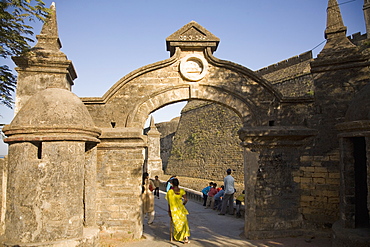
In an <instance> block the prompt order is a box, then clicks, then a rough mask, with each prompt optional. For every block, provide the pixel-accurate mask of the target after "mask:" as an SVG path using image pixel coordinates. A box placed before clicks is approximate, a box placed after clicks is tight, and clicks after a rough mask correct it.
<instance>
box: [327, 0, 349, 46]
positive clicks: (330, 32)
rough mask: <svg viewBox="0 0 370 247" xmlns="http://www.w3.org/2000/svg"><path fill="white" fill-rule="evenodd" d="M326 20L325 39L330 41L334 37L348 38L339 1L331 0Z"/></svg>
mask: <svg viewBox="0 0 370 247" xmlns="http://www.w3.org/2000/svg"><path fill="white" fill-rule="evenodd" d="M326 11H327V20H326V30H325V38H326V39H330V38H331V37H332V36H339V35H341V36H342V35H343V36H344V37H345V36H346V32H347V27H346V26H344V24H343V18H342V14H341V13H340V9H339V5H338V1H337V0H329V2H328V8H327V9H326Z"/></svg>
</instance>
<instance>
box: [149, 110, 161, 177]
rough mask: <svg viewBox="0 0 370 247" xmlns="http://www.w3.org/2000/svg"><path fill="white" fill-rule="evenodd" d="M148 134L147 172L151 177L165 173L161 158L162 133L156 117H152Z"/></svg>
mask: <svg viewBox="0 0 370 247" xmlns="http://www.w3.org/2000/svg"><path fill="white" fill-rule="evenodd" d="M147 135H148V159H147V172H148V173H149V175H150V177H151V178H153V177H154V176H156V175H157V176H159V177H161V175H163V169H162V159H161V133H160V132H159V131H158V129H157V127H156V126H155V124H154V118H153V117H152V118H151V122H150V130H149V131H148V133H147Z"/></svg>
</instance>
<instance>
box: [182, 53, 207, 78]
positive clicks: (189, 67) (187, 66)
mask: <svg viewBox="0 0 370 247" xmlns="http://www.w3.org/2000/svg"><path fill="white" fill-rule="evenodd" d="M207 70H208V63H207V61H206V60H205V59H204V57H202V56H200V55H197V54H190V55H187V56H186V57H184V58H183V59H181V62H180V73H181V75H182V76H183V77H185V78H186V79H188V80H189V81H199V80H201V79H202V78H203V77H204V76H205V75H206V73H207Z"/></svg>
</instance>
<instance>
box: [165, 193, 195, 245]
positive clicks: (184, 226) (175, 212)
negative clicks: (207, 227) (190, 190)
mask: <svg viewBox="0 0 370 247" xmlns="http://www.w3.org/2000/svg"><path fill="white" fill-rule="evenodd" d="M185 193H186V192H185V190H184V189H180V192H179V194H176V193H175V192H174V191H173V190H172V189H171V190H169V191H168V192H167V194H166V200H167V201H168V205H169V206H170V210H171V216H172V223H173V238H174V239H175V240H177V241H183V240H184V239H185V238H186V237H189V236H190V229H189V225H188V219H187V215H188V214H189V212H188V210H187V209H186V208H185V206H184V205H183V204H182V196H183V195H184V194H185Z"/></svg>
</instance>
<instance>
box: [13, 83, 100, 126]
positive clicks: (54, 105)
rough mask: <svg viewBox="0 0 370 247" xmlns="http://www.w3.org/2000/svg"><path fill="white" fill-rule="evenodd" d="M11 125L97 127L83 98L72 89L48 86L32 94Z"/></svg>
mask: <svg viewBox="0 0 370 247" xmlns="http://www.w3.org/2000/svg"><path fill="white" fill-rule="evenodd" d="M10 126H12V127H18V126H24V127H26V126H27V127H28V126H29V127H42V126H48V127H51V126H63V127H67V126H70V127H77V126H78V127H82V126H84V127H87V128H89V127H90V128H93V127H95V125H94V122H93V120H92V118H91V116H90V114H89V112H88V110H87V108H86V106H85V105H84V104H83V103H82V101H81V99H80V98H79V97H77V95H75V94H74V93H72V92H71V91H68V90H65V89H59V88H48V89H45V90H42V91H41V92H39V93H37V94H35V95H34V96H32V97H31V98H30V99H29V100H28V102H27V103H26V104H25V105H24V107H22V108H21V109H20V111H19V112H18V114H17V115H16V116H15V117H14V119H13V121H12V122H11V124H10Z"/></svg>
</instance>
